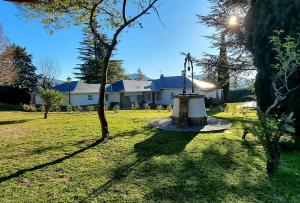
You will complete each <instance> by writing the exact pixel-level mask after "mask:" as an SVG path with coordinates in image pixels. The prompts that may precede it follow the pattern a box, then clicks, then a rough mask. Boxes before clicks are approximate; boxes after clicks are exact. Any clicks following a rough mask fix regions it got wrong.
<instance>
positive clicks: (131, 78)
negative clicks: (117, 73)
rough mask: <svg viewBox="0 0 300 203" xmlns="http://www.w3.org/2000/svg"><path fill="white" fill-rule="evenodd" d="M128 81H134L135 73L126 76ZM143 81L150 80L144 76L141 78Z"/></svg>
mask: <svg viewBox="0 0 300 203" xmlns="http://www.w3.org/2000/svg"><path fill="white" fill-rule="evenodd" d="M127 76H128V77H129V79H130V80H135V79H136V76H137V73H132V74H128V75H127ZM143 80H151V78H149V77H147V76H146V75H144V76H143Z"/></svg>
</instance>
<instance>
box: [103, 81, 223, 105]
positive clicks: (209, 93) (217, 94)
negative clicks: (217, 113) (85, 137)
mask: <svg viewBox="0 0 300 203" xmlns="http://www.w3.org/2000/svg"><path fill="white" fill-rule="evenodd" d="M183 84H184V77H183V76H173V77H164V76H163V75H162V76H161V77H160V78H159V79H156V80H151V81H136V80H121V81H118V82H116V83H113V84H111V85H110V86H108V87H107V88H106V95H105V97H106V98H105V103H106V105H107V106H108V107H113V106H114V105H116V104H119V105H120V107H121V108H122V109H127V108H131V104H132V103H135V102H136V103H138V104H140V105H141V106H142V105H143V104H144V103H149V104H153V105H157V104H160V105H170V104H171V105H173V98H174V96H175V95H178V94H182V92H183V87H184V85H183ZM193 85H194V90H195V93H198V94H201V95H204V96H205V97H206V98H207V99H210V100H211V102H212V103H222V102H223V100H222V98H223V90H222V89H216V86H215V85H214V84H211V83H208V82H204V81H201V80H196V79H194V83H193ZM186 93H187V94H191V93H192V79H191V78H189V77H187V78H186Z"/></svg>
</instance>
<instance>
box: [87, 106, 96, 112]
mask: <svg viewBox="0 0 300 203" xmlns="http://www.w3.org/2000/svg"><path fill="white" fill-rule="evenodd" d="M87 110H88V112H92V111H94V110H95V107H94V106H88V107H87Z"/></svg>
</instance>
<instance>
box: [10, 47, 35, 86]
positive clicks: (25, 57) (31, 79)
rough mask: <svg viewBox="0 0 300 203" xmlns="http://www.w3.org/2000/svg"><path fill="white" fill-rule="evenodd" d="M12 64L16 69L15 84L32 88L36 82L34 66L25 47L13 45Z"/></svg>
mask: <svg viewBox="0 0 300 203" xmlns="http://www.w3.org/2000/svg"><path fill="white" fill-rule="evenodd" d="M12 47H13V49H14V58H13V65H14V68H15V69H16V70H17V73H18V78H17V80H16V82H15V85H16V86H17V87H20V88H29V89H33V88H34V87H35V85H36V83H37V79H38V77H37V75H36V73H35V71H36V67H35V66H34V65H33V64H32V55H31V54H28V53H27V52H26V49H25V48H22V47H20V46H16V45H13V46H12Z"/></svg>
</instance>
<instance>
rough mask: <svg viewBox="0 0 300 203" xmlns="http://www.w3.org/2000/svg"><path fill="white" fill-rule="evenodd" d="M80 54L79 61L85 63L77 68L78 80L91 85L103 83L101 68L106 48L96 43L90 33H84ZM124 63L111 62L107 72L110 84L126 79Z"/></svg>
mask: <svg viewBox="0 0 300 203" xmlns="http://www.w3.org/2000/svg"><path fill="white" fill-rule="evenodd" d="M79 52H80V56H79V59H80V60H81V61H82V62H83V63H82V64H79V66H78V67H76V68H75V69H76V70H78V72H75V73H74V74H75V75H76V78H78V79H80V80H83V81H84V82H86V83H90V84H99V83H101V78H102V77H101V73H102V70H101V69H100V67H101V63H102V61H103V59H104V53H105V48H104V47H103V46H101V45H100V44H99V43H97V42H96V39H95V37H94V35H93V34H91V32H90V31H87V30H85V31H84V39H83V41H82V42H81V43H80V48H79ZM122 63H123V61H122V60H115V59H112V60H110V62H109V68H108V71H107V82H108V83H113V82H116V81H118V80H122V79H125V70H124V69H123V68H122Z"/></svg>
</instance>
